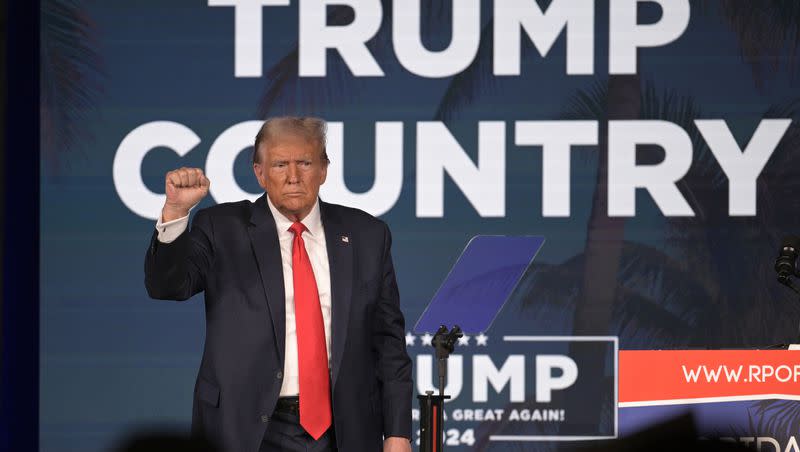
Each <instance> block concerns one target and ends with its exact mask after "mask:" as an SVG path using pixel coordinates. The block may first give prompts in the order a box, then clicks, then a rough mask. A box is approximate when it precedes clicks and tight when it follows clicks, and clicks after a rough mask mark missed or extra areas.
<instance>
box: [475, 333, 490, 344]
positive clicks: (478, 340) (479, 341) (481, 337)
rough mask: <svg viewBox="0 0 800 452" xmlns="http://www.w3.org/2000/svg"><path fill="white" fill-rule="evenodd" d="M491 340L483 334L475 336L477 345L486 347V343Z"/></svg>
mask: <svg viewBox="0 0 800 452" xmlns="http://www.w3.org/2000/svg"><path fill="white" fill-rule="evenodd" d="M488 340H489V336H486V335H484V334H483V333H481V334H479V335H477V336H475V345H483V346H484V347H486V341H488Z"/></svg>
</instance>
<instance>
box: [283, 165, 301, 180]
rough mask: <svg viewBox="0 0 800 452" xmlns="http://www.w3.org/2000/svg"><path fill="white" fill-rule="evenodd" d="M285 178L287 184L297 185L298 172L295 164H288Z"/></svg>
mask: <svg viewBox="0 0 800 452" xmlns="http://www.w3.org/2000/svg"><path fill="white" fill-rule="evenodd" d="M286 176H287V178H288V180H289V183H297V182H299V181H300V171H299V169H298V168H297V164H296V163H290V164H289V167H288V169H287V173H286Z"/></svg>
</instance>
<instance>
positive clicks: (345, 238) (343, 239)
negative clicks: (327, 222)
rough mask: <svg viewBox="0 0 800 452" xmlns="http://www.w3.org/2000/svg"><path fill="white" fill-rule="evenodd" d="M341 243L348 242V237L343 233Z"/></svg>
mask: <svg viewBox="0 0 800 452" xmlns="http://www.w3.org/2000/svg"><path fill="white" fill-rule="evenodd" d="M342 243H350V237H348V236H346V235H343V236H342Z"/></svg>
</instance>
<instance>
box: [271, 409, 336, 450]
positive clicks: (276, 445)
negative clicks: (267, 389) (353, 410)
mask: <svg viewBox="0 0 800 452" xmlns="http://www.w3.org/2000/svg"><path fill="white" fill-rule="evenodd" d="M336 450H337V449H336V439H335V437H334V434H333V427H332V426H331V428H329V429H328V431H327V432H325V434H324V435H322V436H321V437H320V438H319V439H318V440H316V441H314V438H312V437H311V435H309V434H308V433H306V431H305V430H304V429H303V427H302V426H301V425H300V417H299V416H298V415H296V414H292V413H285V412H282V411H275V413H273V415H272V417H270V420H269V427H268V428H267V433H266V434H265V435H264V440H263V441H262V442H261V449H260V452H276V451H281V452H323V451H324V452H336Z"/></svg>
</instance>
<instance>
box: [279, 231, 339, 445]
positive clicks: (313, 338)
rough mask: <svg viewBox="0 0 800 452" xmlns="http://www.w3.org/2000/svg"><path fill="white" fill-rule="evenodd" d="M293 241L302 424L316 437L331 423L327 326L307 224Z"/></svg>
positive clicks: (295, 232) (295, 234) (297, 232)
mask: <svg viewBox="0 0 800 452" xmlns="http://www.w3.org/2000/svg"><path fill="white" fill-rule="evenodd" d="M289 230H290V231H292V232H294V242H293V243H292V274H293V279H294V315H295V320H294V321H295V327H296V328H297V360H298V369H299V377H300V425H301V426H303V428H304V429H305V430H306V431H307V432H308V434H309V435H311V436H312V437H313V438H314V439H315V440H316V439H319V437H320V436H322V434H323V433H325V431H326V430H327V429H328V427H330V425H331V392H330V381H329V375H328V352H327V347H326V345H325V325H324V324H323V322H322V308H321V307H320V305H319V292H318V291H317V280H316V279H314V270H313V269H312V268H311V261H310V260H309V258H308V253H307V252H306V244H305V242H303V231H305V230H306V227H305V225H303V223H300V222H295V223H294V224H292V226H291V227H290V228H289Z"/></svg>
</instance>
